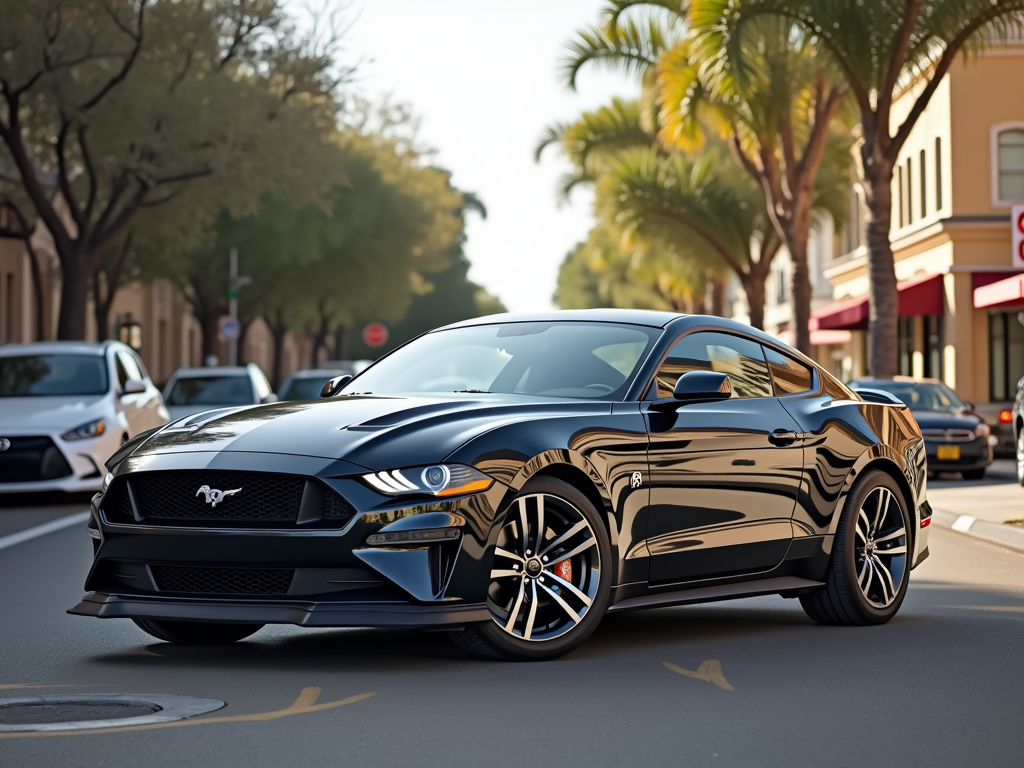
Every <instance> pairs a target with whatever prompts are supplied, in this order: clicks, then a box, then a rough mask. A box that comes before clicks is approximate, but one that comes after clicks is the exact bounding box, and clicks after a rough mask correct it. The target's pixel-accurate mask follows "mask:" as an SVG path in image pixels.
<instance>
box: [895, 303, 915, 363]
mask: <svg viewBox="0 0 1024 768" xmlns="http://www.w3.org/2000/svg"><path fill="white" fill-rule="evenodd" d="M898 328H899V345H900V376H913V375H914V318H912V317H901V318H900V320H899V326H898Z"/></svg>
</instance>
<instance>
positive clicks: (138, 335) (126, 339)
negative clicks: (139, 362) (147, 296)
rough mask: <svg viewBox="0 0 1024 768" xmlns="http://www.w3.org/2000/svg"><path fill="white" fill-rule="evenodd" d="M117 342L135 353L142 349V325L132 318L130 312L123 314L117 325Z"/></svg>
mask: <svg viewBox="0 0 1024 768" xmlns="http://www.w3.org/2000/svg"><path fill="white" fill-rule="evenodd" d="M117 340H118V341H120V342H121V343H122V344H127V345H128V346H129V347H131V348H132V349H134V350H135V351H136V352H138V351H139V350H140V349H142V325H141V324H140V323H138V322H137V321H136V320H135V318H133V317H132V313H131V312H125V313H124V315H122V317H121V321H120V322H119V323H118V324H117Z"/></svg>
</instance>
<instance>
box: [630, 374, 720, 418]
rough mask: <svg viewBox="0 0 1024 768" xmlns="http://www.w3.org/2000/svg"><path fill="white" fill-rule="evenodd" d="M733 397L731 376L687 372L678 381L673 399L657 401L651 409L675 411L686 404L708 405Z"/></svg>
mask: <svg viewBox="0 0 1024 768" xmlns="http://www.w3.org/2000/svg"><path fill="white" fill-rule="evenodd" d="M730 397H732V382H731V381H730V380H729V376H728V375H727V374H724V373H716V372H714V371H687V372H686V373H684V374H683V375H682V376H680V377H679V379H678V380H677V381H676V386H675V388H674V389H673V390H672V397H666V398H663V399H661V400H655V401H654V402H653V403H651V406H650V407H651V409H652V410H656V411H674V410H675V409H676V408H678V407H679V406H681V405H685V404H686V403H707V402H715V401H717V400H728V399H729V398H730Z"/></svg>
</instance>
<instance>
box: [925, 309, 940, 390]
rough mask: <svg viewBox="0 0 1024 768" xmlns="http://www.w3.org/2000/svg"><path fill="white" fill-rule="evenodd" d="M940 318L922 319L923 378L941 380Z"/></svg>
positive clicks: (929, 317) (927, 317)
mask: <svg viewBox="0 0 1024 768" xmlns="http://www.w3.org/2000/svg"><path fill="white" fill-rule="evenodd" d="M942 346H943V345H942V317H941V316H926V317H925V318H924V350H923V352H924V371H922V373H924V376H925V378H930V379H941V378H942V373H943V370H942V369H943V366H942Z"/></svg>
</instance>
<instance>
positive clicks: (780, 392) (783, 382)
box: [764, 347, 818, 397]
mask: <svg viewBox="0 0 1024 768" xmlns="http://www.w3.org/2000/svg"><path fill="white" fill-rule="evenodd" d="M764 357H765V360H767V361H768V370H769V371H771V374H772V387H773V388H774V391H775V396H776V397H785V396H786V395H798V394H802V393H805V392H813V391H815V390H817V388H818V384H817V376H816V374H815V371H814V369H813V368H811V367H809V366H807V365H805V364H804V363H801V362H799V361H798V360H794V359H793V358H792V357H790V356H789V355H784V354H782V353H781V352H778V351H776V350H774V349H772V348H771V347H764Z"/></svg>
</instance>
